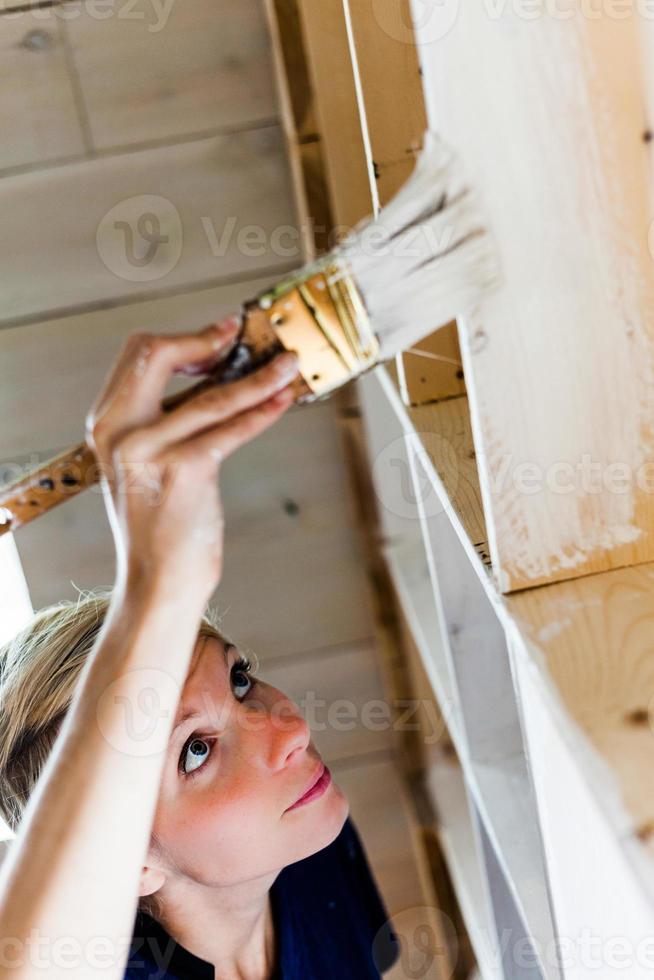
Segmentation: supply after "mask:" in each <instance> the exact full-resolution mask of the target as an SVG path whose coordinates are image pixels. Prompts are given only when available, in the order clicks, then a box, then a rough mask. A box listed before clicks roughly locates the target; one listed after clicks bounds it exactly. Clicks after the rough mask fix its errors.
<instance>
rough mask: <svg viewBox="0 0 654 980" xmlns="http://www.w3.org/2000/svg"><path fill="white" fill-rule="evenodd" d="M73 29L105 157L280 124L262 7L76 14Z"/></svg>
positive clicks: (236, 0)
mask: <svg viewBox="0 0 654 980" xmlns="http://www.w3.org/2000/svg"><path fill="white" fill-rule="evenodd" d="M70 7H71V9H70V11H69V13H68V14H67V16H66V19H65V22H64V23H65V29H66V31H67V32H68V36H69V38H70V44H71V48H72V54H73V59H74V63H75V66H76V69H77V72H78V75H79V80H80V85H81V88H82V91H83V94H84V102H85V105H86V109H87V112H88V117H89V124H90V128H91V133H92V138H93V143H94V145H95V147H96V148H97V149H106V148H107V147H112V146H125V145H129V144H133V143H143V142H145V141H148V140H161V139H168V138H171V137H180V136H183V135H184V134H188V133H200V132H203V131H207V130H212V129H220V128H225V129H229V128H243V127H246V126H251V125H254V124H256V123H260V122H262V121H270V120H272V119H273V118H274V117H275V116H276V115H277V105H276V100H275V88H274V85H273V71H272V64H271V55H270V38H269V35H268V31H267V29H266V23H265V18H264V15H263V10H262V7H261V3H260V0H221V2H220V3H218V4H216V2H215V0H183V2H181V3H175V2H172V3H171V2H167V3H162V4H143V5H141V6H140V7H139V8H138V9H135V8H133V6H128V5H117V6H116V7H115V8H114V10H113V12H112V14H111V16H106V15H105V16H100V17H99V16H98V15H97V10H96V8H95V6H94V5H92V4H89V5H85V4H82V5H81V6H78V5H77V4H74V5H70Z"/></svg>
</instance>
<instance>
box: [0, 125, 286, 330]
mask: <svg viewBox="0 0 654 980" xmlns="http://www.w3.org/2000/svg"><path fill="white" fill-rule="evenodd" d="M291 199H292V198H291V189H290V183H289V179H288V173H287V165H286V159H285V154H284V148H283V141H282V138H281V134H280V131H279V129H278V127H277V126H271V127H269V128H265V129H260V130H256V131H251V132H243V133H237V134H232V135H230V136H221V137H215V138H211V139H202V140H196V141H193V142H191V143H188V144H183V145H177V146H173V147H162V148H156V149H149V150H142V151H138V152H132V153H130V154H129V155H128V156H121V155H118V156H113V157H109V158H99V159H95V160H92V161H86V162H83V163H76V164H72V165H70V166H68V167H63V168H58V169H53V170H47V171H40V172H38V173H30V174H22V175H19V176H15V177H9V178H7V179H6V180H3V181H1V182H0V210H1V211H2V215H3V244H2V249H1V252H0V256H1V260H2V261H1V265H0V289H1V290H2V295H3V305H2V310H1V311H0V318H1V319H2V320H4V321H5V322H7V321H9V322H11V321H12V320H15V319H16V318H28V317H31V318H37V317H38V316H40V315H43V314H44V313H45V312H48V313H50V314H53V313H55V312H56V311H60V312H68V311H70V310H71V309H74V308H79V307H82V306H84V305H85V304H90V303H96V304H99V303H110V302H115V301H116V300H118V299H124V298H126V297H134V296H139V295H145V296H147V295H150V294H152V293H153V291H157V290H159V291H162V290H164V289H165V290H167V291H168V290H173V289H181V288H182V287H184V286H189V285H191V284H194V283H203V282H207V281H213V283H215V284H218V282H219V281H220V280H221V279H225V278H231V279H235V278H238V277H243V276H246V277H254V276H255V275H257V274H259V275H261V274H262V272H263V270H268V269H277V268H283V269H286V268H288V266H289V265H290V264H292V263H293V262H294V261H299V248H298V240H297V236H296V235H295V236H294V233H293V222H294V210H293V208H292V205H291V203H290V202H291ZM284 232H287V236H286V237H284ZM279 236H281V238H280V237H279Z"/></svg>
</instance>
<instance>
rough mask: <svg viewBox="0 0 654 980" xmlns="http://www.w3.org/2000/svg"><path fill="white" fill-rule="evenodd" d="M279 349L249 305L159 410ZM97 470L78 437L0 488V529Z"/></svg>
mask: <svg viewBox="0 0 654 980" xmlns="http://www.w3.org/2000/svg"><path fill="white" fill-rule="evenodd" d="M282 349H283V344H282V343H281V342H280V340H279V337H278V336H277V334H276V333H275V331H274V329H273V327H272V325H271V323H270V315H269V313H267V312H265V311H263V310H260V309H259V308H252V309H251V310H249V311H248V312H247V315H246V317H245V319H244V326H243V329H242V332H241V335H240V337H239V341H238V343H237V344H236V345H235V347H234V349H233V350H232V352H231V353H230V355H229V357H227V358H226V360H225V361H224V362H222V363H221V364H220V365H219V366H218V367H217V368H216V370H215V371H214V372H213V373H212V374H211V375H210V376H209V377H207V378H205V379H204V380H202V381H200V382H198V383H197V384H195V385H192V386H191V387H189V388H186V389H185V390H184V391H181V392H179V393H178V394H176V395H169V396H168V397H167V398H165V399H164V400H163V402H162V405H161V407H162V408H163V410H164V411H167V412H169V411H172V410H173V409H174V408H176V407H177V406H178V405H181V404H182V403H183V402H186V401H188V400H189V399H190V398H193V397H194V396H195V395H197V394H199V392H201V391H204V390H205V389H207V388H212V387H214V386H215V385H216V384H224V383H226V382H227V381H233V380H236V379H237V378H241V377H245V375H247V374H250V373H251V372H252V371H254V370H255V369H256V368H258V367H260V366H261V365H262V364H264V363H265V362H266V361H268V360H270V359H271V358H272V357H274V355H275V354H277V353H278V352H279V351H281V350H282ZM292 387H293V389H294V391H295V400H296V401H300V400H302V399H303V398H306V397H307V396H308V395H310V394H311V389H310V388H309V386H308V385H307V384H306V382H305V381H304V379H303V378H302V376H301V375H298V376H297V377H296V378H295V379H294V380H293V382H292ZM100 474H101V470H100V467H99V464H98V461H97V459H96V457H95V454H94V453H93V450H92V449H90V448H89V447H88V446H87V445H86V443H85V442H82V443H80V444H79V445H78V446H73V447H72V448H71V449H68V450H67V451H66V452H64V453H62V454H61V455H59V456H55V457H53V458H52V459H50V460H48V462H46V463H44V464H43V466H39V467H37V468H36V469H33V470H31V471H30V472H28V473H26V474H24V475H23V476H21V477H19V478H18V479H17V480H14V481H13V482H12V483H10V484H8V485H7V486H5V487H3V488H2V489H0V535H2V534H5V533H6V532H7V531H15V530H16V529H17V528H19V527H22V526H23V525H24V524H27V523H28V522H29V521H33V520H34V518H35V517H38V516H39V515H40V514H44V513H46V511H49V510H52V508H53V507H56V506H57V505H58V504H61V503H63V502H64V501H65V500H70V499H71V497H75V496H77V494H78V493H81V491H82V490H86V488H87V487H90V486H92V485H93V484H94V483H97V482H98V481H99V479H100Z"/></svg>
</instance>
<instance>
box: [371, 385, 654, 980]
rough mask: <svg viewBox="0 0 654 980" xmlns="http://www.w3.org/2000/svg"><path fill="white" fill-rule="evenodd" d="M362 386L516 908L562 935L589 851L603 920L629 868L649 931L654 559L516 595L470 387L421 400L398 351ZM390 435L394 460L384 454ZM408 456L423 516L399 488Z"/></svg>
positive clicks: (455, 723) (591, 901)
mask: <svg viewBox="0 0 654 980" xmlns="http://www.w3.org/2000/svg"><path fill="white" fill-rule="evenodd" d="M360 386H361V390H362V404H363V408H364V416H365V417H366V420H367V425H368V427H369V429H370V430H371V460H372V468H373V474H374V475H375V477H376V480H377V483H378V491H377V492H378V496H379V498H380V500H381V502H382V505H384V504H389V503H390V508H388V507H387V508H386V509H387V510H389V513H387V514H386V516H385V518H384V520H385V525H386V530H387V534H388V537H389V541H390V543H389V544H388V545H387V547H386V549H385V554H386V557H387V560H388V562H389V567H390V568H391V571H392V574H393V578H394V581H395V583H396V587H397V591H398V596H399V598H400V601H401V603H402V607H403V610H404V613H405V615H406V617H407V621H408V622H409V624H410V625H411V628H412V632H413V635H414V638H415V642H416V645H417V647H418V649H419V651H420V653H421V656H422V658H423V661H424V664H425V667H426V670H427V672H428V676H429V677H430V679H431V681H432V687H433V690H434V694H435V696H436V697H437V699H438V701H439V704H440V705H441V710H443V712H444V714H447V716H448V724H451V734H452V740H453V742H454V744H455V746H456V750H457V754H458V755H459V758H460V761H461V766H462V773H463V778H464V781H465V784H466V786H467V788H468V794H469V795H470V797H471V799H472V800H473V802H474V807H475V810H476V813H477V816H478V818H479V820H480V821H481V823H482V825H483V828H484V832H485V834H486V835H487V838H488V842H489V845H490V846H491V848H492V851H493V854H494V857H495V859H496V861H497V866H498V869H499V873H500V874H501V876H502V878H503V880H504V883H505V885H506V890H507V893H508V895H509V896H510V898H511V900H512V901H513V903H514V906H515V911H517V914H518V916H519V919H520V920H521V921H522V922H523V923H524V924H525V927H526V932H527V934H528V935H529V936H530V937H531V939H532V941H534V942H535V943H536V947H537V948H538V949H540V950H544V949H547V948H548V942H549V943H550V946H551V942H552V940H553V937H554V936H555V935H557V934H558V935H560V931H559V932H558V933H557V931H556V929H555V926H554V918H553V914H552V903H553V904H554V909H557V908H559V909H561V908H563V911H560V912H559V914H560V915H562V917H563V920H564V921H572V923H573V924H574V922H575V915H576V914H578V913H575V911H574V910H573V909H572V905H571V903H568V905H567V907H566V899H565V889H566V888H568V889H569V879H570V876H571V874H573V872H572V870H571V869H572V868H574V867H575V866H578V869H579V874H580V875H582V874H583V875H585V877H586V879H587V883H586V884H585V885H584V887H583V889H582V891H583V897H584V901H585V902H586V909H587V911H586V912H585V913H584V914H586V915H587V916H588V915H590V914H591V913H590V912H589V911H588V910H590V909H596V912H595V913H593V914H595V915H596V918H595V919H593V921H594V922H597V923H598V931H599V932H600V933H601V930H602V928H604V927H605V925H604V923H603V916H604V919H607V920H608V919H610V916H609V915H608V914H607V913H605V912H604V913H603V912H602V902H604V903H605V906H606V903H607V902H609V901H610V899H611V895H612V893H613V892H614V891H615V888H616V884H615V882H616V880H619V882H620V885H619V887H620V893H621V895H622V906H623V909H620V908H618V909H616V911H615V915H614V917H613V919H612V920H611V921H612V922H613V923H614V925H612V926H611V928H615V922H616V921H618V920H619V918H620V917H621V918H622V919H623V920H624V924H623V931H624V933H625V935H627V936H629V935H632V934H634V931H635V929H636V927H635V926H634V923H635V922H639V923H640V922H641V921H644V919H645V917H646V916H647V915H649V912H650V908H651V904H650V903H651V902H652V900H654V862H653V861H652V854H653V853H654V789H652V788H651V780H650V776H649V774H650V773H651V772H652V771H653V769H652V767H653V766H654V720H653V718H654V657H652V640H651V637H652V635H654V632H653V627H654V566H653V565H652V564H651V563H646V564H643V565H639V566H636V567H633V568H628V569H624V568H623V569H613V570H611V571H607V572H601V573H597V574H593V575H587V576H584V577H581V578H577V579H573V580H570V581H566V582H558V583H555V584H551V585H544V586H540V587H537V588H532V589H527V590H523V591H521V592H516V593H513V594H511V595H508V596H507V595H503V594H501V592H500V591H499V589H498V587H497V583H496V582H495V580H494V577H493V572H492V568H491V567H490V564H489V561H488V558H487V556H488V550H487V547H486V535H485V527H484V521H483V508H482V502H481V494H480V491H479V481H478V479H477V474H476V467H475V460H474V457H473V450H472V445H473V442H472V434H471V429H470V417H469V414H468V411H467V400H466V398H465V397H457V398H452V399H448V400H446V401H443V402H439V403H435V404H431V405H424V406H420V407H418V408H406V406H404V405H403V404H402V402H401V400H400V398H399V395H398V391H397V388H396V386H395V383H394V382H393V380H392V378H391V376H390V375H389V373H388V372H387V371H386V369H385V368H383V367H382V368H379V369H377V371H376V372H375V373H374V375H371V376H369V377H367V378H366V379H362V381H361V382H360ZM375 429H376V430H377V435H376V436H375V434H374V431H372V430H375ZM388 446H393V447H394V448H393V450H392V452H393V454H394V456H395V467H393V466H390V467H384V466H380V465H379V461H380V460H382V461H383V459H384V451H385V450H384V447H388ZM403 454H404V457H405V458H404V459H403V460H401V457H402V455H403ZM399 461H401V462H402V465H400V462H399ZM404 462H407V464H408V465H409V468H410V469H411V472H412V476H413V481H414V484H413V488H414V494H415V501H416V507H415V511H416V512H415V514H414V515H413V517H412V518H411V516H410V515H409V514H408V512H406V511H403V512H402V513H401V516H399V517H398V513H397V511H398V509H400V508H398V506H397V504H396V502H395V500H394V497H393V494H394V493H395V492H396V490H394V488H393V486H392V481H393V475H392V473H393V469H394V468H395V469H396V470H401V469H402V466H403V465H404ZM384 479H386V480H387V481H388V484H389V485H388V486H386V487H384V486H383V481H384ZM395 479H397V477H395ZM380 481H381V483H382V485H381V486H379V483H380ZM382 509H384V507H383V506H382ZM425 567H426V568H427V571H428V572H429V577H427V575H426V573H425ZM557 773H561V776H560V783H561V789H560V790H558V791H557V786H558V784H557V778H558V777H557V775H556V774H557ZM563 774H565V776H564V775H563ZM564 786H565V787H566V789H565V791H564V789H563V787H564ZM573 794H578V795H579V801H578V802H577V806H576V810H575V811H574V812H575V821H574V822H571V821H570V814H571V810H570V807H571V805H572V804H571V800H572V798H573ZM581 826H584V827H585V830H583V831H582V830H581ZM584 838H585V839H584ZM599 841H603V842H604V843H603V846H602V847H601V848H600V847H599V845H598V842H599ZM598 851H599V852H600V853H604V854H605V856H606V857H605V860H604V861H603V862H602V861H598ZM609 854H610V859H609V857H608V855H609ZM563 862H564V863H565V865H566V867H565V869H564V870H563V869H562V863H563ZM614 865H615V867H613V866H614ZM494 873H495V874H496V875H497V869H496V871H495V872H494ZM503 887H504V886H503ZM600 896H601V898H600ZM494 904H495V903H494ZM605 906H604V907H605ZM467 921H468V924H469V926H470V927H471V929H472V930H473V931H474V924H472V923H471V922H470V920H469V919H468V918H467ZM606 928H608V927H606ZM639 928H640V926H639ZM559 930H560V927H559ZM540 966H541V970H542V973H543V975H544V976H548V977H549V976H552V977H557V976H559V975H560V974H559V973H558V972H556V970H555V971H554V972H551V971H552V969H553V968H552V964H551V962H548V961H546V960H545V959H544V958H541V962H540ZM507 975H510V974H507Z"/></svg>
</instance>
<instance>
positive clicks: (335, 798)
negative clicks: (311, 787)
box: [284, 780, 350, 861]
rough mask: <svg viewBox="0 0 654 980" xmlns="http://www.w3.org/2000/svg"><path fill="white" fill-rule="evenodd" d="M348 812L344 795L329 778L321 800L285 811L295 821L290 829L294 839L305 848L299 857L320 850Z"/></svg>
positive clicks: (348, 804) (340, 828) (341, 827)
mask: <svg viewBox="0 0 654 980" xmlns="http://www.w3.org/2000/svg"><path fill="white" fill-rule="evenodd" d="M349 812H350V803H349V800H348V798H347V796H346V795H345V793H344V792H343V790H342V789H341V787H340V786H338V785H337V784H336V783H335V782H334V781H333V780H332V782H331V784H330V786H329V788H328V790H327V792H326V793H324V795H323V796H321V797H320V799H318V800H313V801H312V802H310V803H306V804H304V805H303V806H298V807H295V808H293V809H292V810H288V811H287V812H286V813H285V814H284V817H285V818H290V821H289V822H292V823H293V824H295V826H294V828H293V831H292V832H293V834H294V836H295V840H296V841H297V842H298V843H299V842H300V841H302V844H303V845H304V846H303V850H304V851H306V853H304V854H303V855H302V856H303V857H308V856H309V855H310V854H315V852H316V851H321V850H322V849H323V847H327V845H328V844H331V842H332V841H333V840H335V839H336V838H337V837H338V835H339V834H340V832H341V830H342V829H343V824H344V823H345V821H346V820H347V817H348V814H349ZM294 860H296V861H299V860H301V859H300V858H295V859H294Z"/></svg>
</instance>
